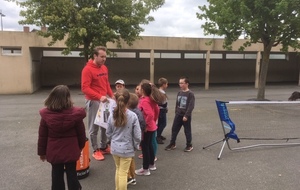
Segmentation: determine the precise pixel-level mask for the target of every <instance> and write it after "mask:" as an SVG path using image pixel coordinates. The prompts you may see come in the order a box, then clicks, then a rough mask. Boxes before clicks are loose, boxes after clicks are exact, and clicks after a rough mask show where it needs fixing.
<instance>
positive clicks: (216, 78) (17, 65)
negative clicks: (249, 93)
mask: <svg viewBox="0 0 300 190" xmlns="http://www.w3.org/2000/svg"><path fill="white" fill-rule="evenodd" d="M0 39H1V40H0V48H1V50H2V48H5V47H21V48H22V54H21V55H3V54H2V52H1V54H0V94H19V93H32V92H34V91H36V90H37V89H39V88H40V87H41V86H54V85H57V84H66V85H80V78H81V77H80V75H81V70H82V68H83V66H84V65H85V61H84V59H82V58H70V57H43V56H42V52H43V50H46V49H48V50H62V49H63V48H64V47H65V45H64V40H63V41H59V42H57V43H55V44H54V45H53V46H51V47H48V45H47V44H48V43H49V42H50V40H49V39H47V38H42V37H40V36H38V35H37V34H36V33H34V32H29V30H26V32H9V31H0ZM209 41H212V43H211V45H206V43H207V42H209ZM244 42H245V41H244V40H238V41H237V42H235V43H234V44H233V51H232V52H236V53H237V50H238V48H239V46H240V45H242V44H243V43H244ZM222 44H223V39H205V38H173V37H143V39H142V40H137V41H136V42H135V43H134V44H133V45H132V46H128V45H127V44H125V42H121V45H122V49H118V47H117V46H116V44H113V43H108V44H107V47H108V49H110V50H113V51H114V50H118V51H134V52H138V51H144V52H150V50H151V49H153V50H154V52H180V53H183V52H189V51H190V52H202V53H203V52H204V53H205V52H206V51H208V50H209V51H210V52H211V53H214V52H218V53H220V52H223V53H225V52H228V51H226V50H224V49H223V47H222ZM280 48H281V47H280V46H277V47H274V48H273V49H272V52H279V50H280ZM262 50H263V47H262V45H261V44H253V45H252V46H250V47H247V48H246V49H245V52H252V53H253V52H254V53H256V52H259V51H262ZM290 51H291V52H293V50H290ZM154 62H155V67H154V81H157V80H158V78H160V77H166V78H168V80H169V82H170V83H178V78H179V77H180V76H182V75H186V76H189V77H190V80H191V82H192V83H205V68H206V66H205V64H206V63H205V62H206V60H205V59H184V58H182V57H181V58H179V59H165V58H159V59H155V60H154ZM255 62H256V60H255V59H251V60H246V59H243V60H238V59H232V60H230V59H211V60H210V81H209V82H210V83H241V82H245V83H249V82H254V81H255V78H254V77H255V76H254V75H255ZM298 64H299V58H298V57H297V56H296V54H295V53H292V54H291V53H290V54H289V60H271V62H270V66H269V75H268V79H267V80H268V81H269V82H291V81H293V82H294V81H295V82H298V81H299V66H298ZM107 66H108V68H109V73H110V82H111V83H112V84H113V83H114V82H115V81H116V80H117V79H119V78H122V79H124V80H125V81H126V83H127V84H137V83H138V82H139V81H140V80H141V79H144V78H147V79H149V78H150V58H139V57H137V58H109V59H108V60H107Z"/></svg>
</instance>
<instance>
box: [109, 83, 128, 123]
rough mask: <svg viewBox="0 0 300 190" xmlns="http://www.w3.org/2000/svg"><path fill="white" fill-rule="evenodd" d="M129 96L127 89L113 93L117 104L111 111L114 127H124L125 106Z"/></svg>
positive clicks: (125, 118) (125, 119) (125, 121)
mask: <svg viewBox="0 0 300 190" xmlns="http://www.w3.org/2000/svg"><path fill="white" fill-rule="evenodd" d="M129 97H130V96H129V91H128V90H127V89H122V90H120V91H117V92H116V93H115V98H116V103H117V106H116V108H115V109H114V111H113V119H114V121H115V126H116V127H124V126H125V125H126V123H127V116H126V108H127V103H128V101H129Z"/></svg>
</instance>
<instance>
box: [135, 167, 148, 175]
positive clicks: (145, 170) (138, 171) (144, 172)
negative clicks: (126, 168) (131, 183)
mask: <svg viewBox="0 0 300 190" xmlns="http://www.w3.org/2000/svg"><path fill="white" fill-rule="evenodd" d="M135 174H136V175H150V174H151V173H150V170H149V169H144V168H141V169H138V170H135Z"/></svg>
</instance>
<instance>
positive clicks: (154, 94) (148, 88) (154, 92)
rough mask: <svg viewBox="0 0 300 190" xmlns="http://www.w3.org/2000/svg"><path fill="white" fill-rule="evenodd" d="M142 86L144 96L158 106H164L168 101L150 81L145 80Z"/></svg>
mask: <svg viewBox="0 0 300 190" xmlns="http://www.w3.org/2000/svg"><path fill="white" fill-rule="evenodd" d="M140 85H141V89H142V90H143V92H144V94H145V95H146V96H149V97H150V98H151V99H152V100H153V101H155V102H156V103H157V104H162V103H163V102H164V101H165V100H166V97H165V95H164V94H163V93H161V92H160V91H159V89H158V88H157V87H156V86H155V85H154V84H152V83H151V82H150V81H149V80H146V79H143V80H142V81H141V83H140Z"/></svg>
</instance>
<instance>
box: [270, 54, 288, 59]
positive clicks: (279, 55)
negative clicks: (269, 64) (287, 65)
mask: <svg viewBox="0 0 300 190" xmlns="http://www.w3.org/2000/svg"><path fill="white" fill-rule="evenodd" d="M270 59H286V56H285V54H270Z"/></svg>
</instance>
